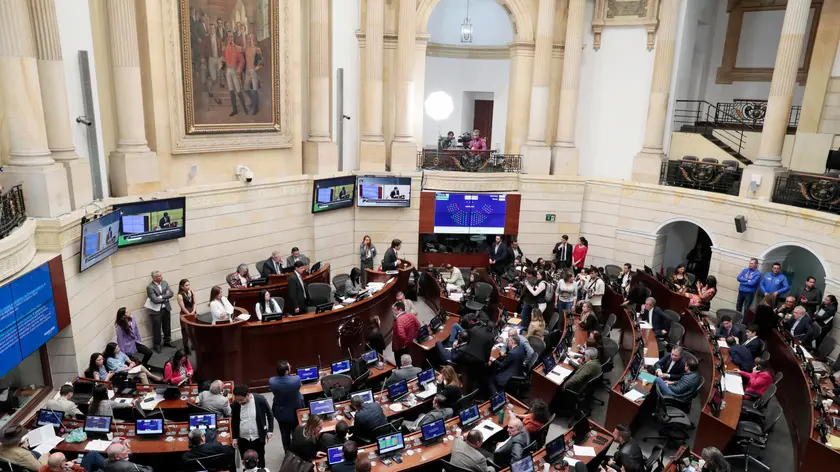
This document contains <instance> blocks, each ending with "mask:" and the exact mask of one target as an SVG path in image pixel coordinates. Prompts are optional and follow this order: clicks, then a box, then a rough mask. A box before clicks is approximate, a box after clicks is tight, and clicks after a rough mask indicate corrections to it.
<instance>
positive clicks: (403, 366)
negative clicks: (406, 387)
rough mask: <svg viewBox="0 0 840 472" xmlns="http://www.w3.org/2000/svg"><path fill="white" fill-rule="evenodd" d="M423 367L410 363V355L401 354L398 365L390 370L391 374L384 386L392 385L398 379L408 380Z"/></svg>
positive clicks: (415, 375)
mask: <svg viewBox="0 0 840 472" xmlns="http://www.w3.org/2000/svg"><path fill="white" fill-rule="evenodd" d="M422 370H423V369H421V368H419V367H414V366H413V365H411V355H410V354H403V355H401V356H400V367H399V368H398V369H395V370H393V371H391V376H390V377H388V380H386V381H385V386H386V387H387V386H388V385H393V384H395V383H397V382H399V381H400V380H406V381H410V380H412V379H413V378H415V377H417V374H419V373H420V372H421V371H422Z"/></svg>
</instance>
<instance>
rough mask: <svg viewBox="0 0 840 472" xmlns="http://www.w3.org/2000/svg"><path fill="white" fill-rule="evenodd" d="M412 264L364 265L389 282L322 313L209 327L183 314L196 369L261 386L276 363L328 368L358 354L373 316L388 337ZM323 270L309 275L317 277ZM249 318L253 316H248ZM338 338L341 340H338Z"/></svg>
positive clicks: (375, 277)
mask: <svg viewBox="0 0 840 472" xmlns="http://www.w3.org/2000/svg"><path fill="white" fill-rule="evenodd" d="M324 270H326V273H327V274H328V273H329V267H326V268H325V269H324ZM411 270H412V265H411V264H410V263H408V262H405V261H404V262H403V268H401V269H400V270H399V271H398V274H394V275H391V274H386V273H384V272H378V271H373V270H370V269H366V271H367V280H368V281H369V282H387V281H388V280H389V279H391V278H393V279H394V280H392V281H391V282H390V283H388V284H386V285H385V286H384V287H383V288H382V290H380V291H378V292H376V293H375V294H373V295H372V296H370V297H368V298H366V299H364V300H361V301H358V302H355V303H353V304H350V305H347V306H345V307H342V308H338V309H334V310H331V311H328V312H324V313H319V314H315V313H308V314H305V315H298V316H288V317H286V318H284V319H282V320H279V321H268V322H260V321H234V322H232V323H225V324H217V325H209V324H205V323H201V322H198V321H196V319H195V317H194V316H187V315H184V316H181V321H182V323H183V326H184V328H185V329H186V330H187V334H188V336H189V337H190V339H192V340H193V342H194V343H195V351H196V371H197V373H198V376H200V377H201V378H205V379H233V380H234V382H236V383H246V384H248V385H250V386H252V387H257V388H265V387H266V386H267V385H268V379H269V378H270V377H272V376H274V375H276V374H275V373H276V369H275V364H276V362H277V361H278V360H280V359H285V360H288V361H289V362H290V363H291V364H292V367H293V368H298V367H306V366H316V365H320V366H329V363H331V362H335V361H339V360H342V359H346V358H347V357H349V356H350V352H349V351H352V353H353V356H354V357H355V356H359V355H360V354H361V353H362V352H363V351H364V350H367V349H366V348H365V333H366V332H367V330H368V329H369V327H370V325H371V320H372V319H373V317H379V320H380V322H381V326H382V328H381V329H382V334H383V335H385V339H386V342H387V341H389V340H390V338H391V331H392V329H393V325H394V317H393V314H392V312H391V306H392V305H393V304H394V302H395V301H396V296H397V292H398V291H404V290H405V288H406V287H407V286H408V279H409V276H410V274H411ZM319 274H322V272H320V271H319V273H316V274H313V277H314V276H319ZM252 319H253V317H252ZM339 341H340V342H339Z"/></svg>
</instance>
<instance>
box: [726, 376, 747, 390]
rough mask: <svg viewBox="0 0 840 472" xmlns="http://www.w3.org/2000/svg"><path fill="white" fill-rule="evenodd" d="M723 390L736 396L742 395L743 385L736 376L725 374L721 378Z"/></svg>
mask: <svg viewBox="0 0 840 472" xmlns="http://www.w3.org/2000/svg"><path fill="white" fill-rule="evenodd" d="M723 389H724V390H726V391H727V392H731V393H734V394H736V395H743V394H744V383H743V382H742V381H741V376H740V375H738V374H726V375H724V376H723Z"/></svg>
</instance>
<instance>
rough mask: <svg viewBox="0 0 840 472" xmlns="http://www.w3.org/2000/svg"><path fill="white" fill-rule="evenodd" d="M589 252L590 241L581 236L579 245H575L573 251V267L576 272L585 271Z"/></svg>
mask: <svg viewBox="0 0 840 472" xmlns="http://www.w3.org/2000/svg"><path fill="white" fill-rule="evenodd" d="M587 252H589V241H587V240H586V238H584V237H583V236H581V237H580V238H579V239H578V243H577V244H575V248H574V249H572V267H574V269H575V272H580V271H582V270H583V266H584V264H586V253H587Z"/></svg>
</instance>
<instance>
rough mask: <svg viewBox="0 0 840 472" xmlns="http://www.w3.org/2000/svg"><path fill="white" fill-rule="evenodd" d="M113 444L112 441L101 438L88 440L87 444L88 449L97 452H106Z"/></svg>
mask: <svg viewBox="0 0 840 472" xmlns="http://www.w3.org/2000/svg"><path fill="white" fill-rule="evenodd" d="M110 445H111V441H103V440H101V439H94V440H93V441H88V443H87V445H86V446H85V450H86V451H96V452H105V450H106V449H108V446H110Z"/></svg>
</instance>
